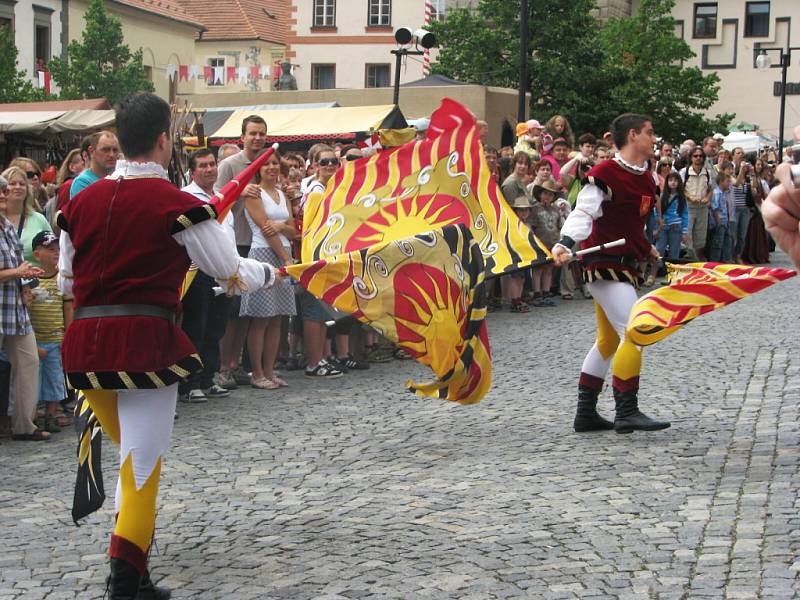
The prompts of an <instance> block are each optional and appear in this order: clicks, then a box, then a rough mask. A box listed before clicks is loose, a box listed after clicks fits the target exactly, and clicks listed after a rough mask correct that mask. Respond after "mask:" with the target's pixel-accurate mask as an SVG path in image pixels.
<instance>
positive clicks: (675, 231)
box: [656, 171, 689, 260]
mask: <svg viewBox="0 0 800 600" xmlns="http://www.w3.org/2000/svg"><path fill="white" fill-rule="evenodd" d="M661 215H662V216H661V219H662V225H661V233H660V235H659V236H658V241H657V243H656V248H658V253H659V254H660V255H661V256H662V257H664V258H669V259H671V260H676V259H678V258H680V255H681V240H683V243H684V244H687V243H688V242H689V237H688V234H689V205H688V204H687V202H686V195H685V194H684V193H683V179H682V178H681V176H680V175H679V174H678V173H677V172H676V171H672V172H671V173H669V174H668V175H667V177H666V179H665V181H664V191H663V192H661Z"/></svg>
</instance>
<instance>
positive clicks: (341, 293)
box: [283, 224, 492, 404]
mask: <svg viewBox="0 0 800 600" xmlns="http://www.w3.org/2000/svg"><path fill="white" fill-rule="evenodd" d="M485 269H486V266H485V263H484V260H483V255H482V254H481V251H480V250H479V248H478V245H477V243H476V242H475V241H474V240H473V238H472V234H471V232H470V229H469V228H468V227H467V226H466V225H464V224H458V225H446V226H445V227H443V228H442V229H439V230H434V231H428V232H424V233H417V234H416V235H413V236H410V237H407V238H405V239H402V240H394V241H386V240H382V241H380V242H378V243H376V244H373V245H370V246H369V247H366V248H361V249H358V250H352V251H350V252H347V253H345V254H338V255H336V256H334V257H331V258H327V259H321V260H318V261H315V262H313V263H310V264H298V265H289V266H286V267H283V273H284V274H288V275H290V276H291V277H294V278H295V279H297V280H298V281H299V282H300V284H301V285H302V286H303V287H304V288H306V289H307V290H308V291H309V292H311V293H312V294H314V295H315V296H317V297H319V298H320V299H322V300H323V301H324V302H327V303H328V304H330V305H331V306H333V307H335V308H337V309H339V310H342V311H345V312H348V313H350V314H352V315H353V316H355V317H356V318H357V319H359V320H360V321H363V322H364V323H369V324H370V325H372V327H373V328H375V329H376V330H378V332H380V333H381V334H382V335H384V336H385V337H387V338H388V339H390V340H391V341H393V342H395V343H397V344H398V345H399V346H401V347H402V348H404V349H405V350H406V351H407V352H409V354H411V355H412V356H413V357H414V358H416V359H417V360H418V361H419V362H421V363H423V364H425V365H428V366H429V367H430V368H431V370H432V371H433V372H434V374H435V375H436V377H437V380H436V381H434V382H432V383H426V384H417V383H413V382H411V381H409V382H408V383H407V387H409V388H410V389H411V390H412V391H414V392H416V393H417V394H418V395H421V396H430V397H435V398H442V399H447V400H453V401H456V402H460V403H462V404H471V403H474V402H478V401H479V400H480V399H481V398H482V397H483V396H484V395H485V394H486V392H487V390H488V389H489V387H490V386H491V381H492V370H491V350H490V349H489V340H488V336H487V333H486V321H485V320H484V319H485V317H486V293H485V289H484V277H485Z"/></svg>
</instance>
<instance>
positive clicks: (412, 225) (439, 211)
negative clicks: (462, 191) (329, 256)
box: [345, 193, 472, 252]
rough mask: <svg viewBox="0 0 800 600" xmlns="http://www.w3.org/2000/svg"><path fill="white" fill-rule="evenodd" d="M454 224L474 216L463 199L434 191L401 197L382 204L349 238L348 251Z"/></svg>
mask: <svg viewBox="0 0 800 600" xmlns="http://www.w3.org/2000/svg"><path fill="white" fill-rule="evenodd" d="M454 223H466V224H467V225H471V223H472V216H471V215H470V212H469V209H468V208H467V207H466V205H465V204H464V203H463V202H460V201H458V200H457V199H456V198H454V197H452V196H450V195H447V194H439V193H433V194H425V195H421V194H417V195H413V196H409V197H407V198H399V199H398V200H397V201H395V202H391V203H385V204H384V203H381V206H380V208H379V209H378V210H377V211H376V212H375V213H373V214H372V215H370V217H369V218H367V219H366V220H365V221H364V222H363V223H362V224H361V225H360V226H359V227H358V228H357V229H356V230H355V231H354V232H353V234H352V235H351V236H350V238H349V239H348V240H347V243H346V245H345V252H349V251H351V250H357V249H358V248H363V247H365V246H372V245H374V244H379V243H381V242H385V241H392V240H398V239H402V238H407V237H411V236H414V235H416V234H418V233H420V232H421V231H430V230H432V229H441V228H442V227H444V226H445V225H452V224H454Z"/></svg>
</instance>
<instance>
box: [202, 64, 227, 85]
mask: <svg viewBox="0 0 800 600" xmlns="http://www.w3.org/2000/svg"><path fill="white" fill-rule="evenodd" d="M208 66H209V67H211V77H209V79H208V81H206V83H207V84H208V85H216V86H220V85H225V59H224V58H219V57H214V58H209V59H208ZM217 68H220V69H222V76H221V77H217V71H216V69H217Z"/></svg>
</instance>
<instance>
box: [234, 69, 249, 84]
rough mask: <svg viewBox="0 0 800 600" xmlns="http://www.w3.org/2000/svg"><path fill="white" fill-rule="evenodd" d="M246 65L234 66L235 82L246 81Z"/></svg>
mask: <svg viewBox="0 0 800 600" xmlns="http://www.w3.org/2000/svg"><path fill="white" fill-rule="evenodd" d="M247 71H248V69H247V67H237V68H236V82H237V83H247Z"/></svg>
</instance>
